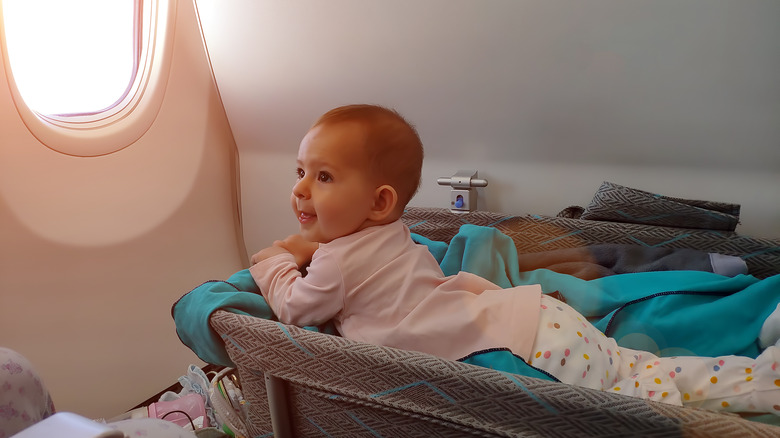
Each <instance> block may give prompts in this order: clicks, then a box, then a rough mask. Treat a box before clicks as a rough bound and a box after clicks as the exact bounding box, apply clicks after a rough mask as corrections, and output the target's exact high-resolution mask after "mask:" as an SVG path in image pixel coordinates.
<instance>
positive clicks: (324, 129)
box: [290, 122, 377, 243]
mask: <svg viewBox="0 0 780 438" xmlns="http://www.w3.org/2000/svg"><path fill="white" fill-rule="evenodd" d="M364 143H365V132H364V129H363V127H362V126H361V125H360V124H358V123H354V122H342V123H338V124H334V125H320V126H317V127H315V128H313V129H312V130H311V131H309V132H308V133H307V134H306V136H305V137H304V138H303V140H302V141H301V145H300V148H299V149H298V168H297V174H298V181H297V182H296V183H295V185H294V186H293V190H292V196H291V197H290V199H291V203H292V209H293V212H294V213H295V216H296V217H297V219H298V222H299V223H300V233H301V235H302V236H303V237H304V238H305V239H306V240H310V241H312V242H320V243H327V242H330V241H331V240H333V239H336V238H339V237H343V236H346V235H348V234H352V233H354V232H356V231H359V230H361V229H363V228H365V227H366V226H367V224H366V221H367V219H368V216H369V212H370V210H371V207H372V206H373V203H374V194H375V191H376V188H377V186H376V185H375V184H374V182H373V180H372V178H370V177H369V175H368V160H367V158H366V154H365V152H364Z"/></svg>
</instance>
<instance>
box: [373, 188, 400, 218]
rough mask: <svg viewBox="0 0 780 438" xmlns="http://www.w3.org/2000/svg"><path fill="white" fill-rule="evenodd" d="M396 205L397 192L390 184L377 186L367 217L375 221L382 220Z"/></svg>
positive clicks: (390, 214)
mask: <svg viewBox="0 0 780 438" xmlns="http://www.w3.org/2000/svg"><path fill="white" fill-rule="evenodd" d="M397 205H398V193H397V192H396V191H395V189H394V188H393V187H392V186H390V185H387V184H385V185H383V186H379V187H377V189H376V191H375V192H374V206H373V208H372V209H371V213H369V219H371V220H373V221H376V222H384V221H385V220H387V218H388V217H391V216H392V215H393V213H395V207H396V206H397Z"/></svg>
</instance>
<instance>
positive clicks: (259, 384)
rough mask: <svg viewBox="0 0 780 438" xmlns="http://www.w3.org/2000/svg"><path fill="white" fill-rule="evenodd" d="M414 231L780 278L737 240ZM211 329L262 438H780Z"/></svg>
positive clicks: (607, 398)
mask: <svg viewBox="0 0 780 438" xmlns="http://www.w3.org/2000/svg"><path fill="white" fill-rule="evenodd" d="M403 220H404V222H405V223H406V224H407V225H408V226H409V227H410V229H411V230H412V232H414V233H417V234H420V235H422V236H425V237H427V238H430V239H433V240H438V241H444V242H448V241H449V240H450V239H451V238H452V237H453V236H454V235H455V234H456V233H457V232H458V229H459V228H460V226H461V225H463V224H465V223H470V224H475V225H485V226H492V227H496V228H497V229H499V230H500V231H502V232H503V233H505V234H507V235H509V236H510V237H512V238H513V240H514V241H515V245H516V247H517V249H518V252H519V253H521V254H523V253H530V252H540V251H549V250H551V249H560V248H576V247H583V246H587V245H593V244H598V243H605V242H606V243H628V244H632V245H645V246H653V247H672V248H692V249H697V250H706V251H710V252H718V253H722V254H727V255H735V256H740V257H741V258H742V259H743V260H744V261H745V262H746V263H747V265H748V269H749V273H750V274H751V275H753V276H756V277H759V278H763V277H767V276H771V275H774V274H776V273H778V272H780V240H775V239H757V238H750V237H747V236H741V235H739V234H737V233H734V232H733V231H729V230H711V229H694V228H679V227H670V226H658V225H643V224H637V223H624V222H614V221H600V220H587V219H578V218H564V217H544V216H531V215H526V216H507V215H501V214H497V213H491V212H473V213H468V214H458V215H456V214H452V213H450V212H449V211H447V210H444V209H429V208H409V209H408V210H407V211H406V212H405V214H404V217H403ZM210 324H211V327H212V328H213V329H214V330H215V331H216V332H217V333H218V334H219V335H220V336H221V337H222V339H223V341H224V344H225V346H226V349H227V352H228V354H229V356H230V359H231V360H232V361H233V362H234V363H235V364H236V367H237V369H238V372H239V374H240V376H241V382H242V385H243V387H244V394H245V398H246V399H247V401H248V402H249V403H250V409H249V416H248V418H247V428H248V430H249V434H250V436H272V435H273V436H275V437H284V436H375V437H376V436H382V437H413V436H426V437H428V436H443V437H454V436H561V437H568V436H572V437H574V436H576V437H582V436H664V437H668V436H718V437H729V436H733V437H745V436H780V428H778V427H776V426H772V425H767V424H763V423H760V422H755V421H749V420H746V419H744V418H742V417H740V416H738V415H735V414H726V413H715V412H710V411H705V410H700V409H694V408H689V407H686V408H682V407H675V406H670V405H666V404H660V403H655V402H650V401H645V400H640V399H635V398H631V397H625V396H620V395H616V394H611V393H605V392H600V391H595V390H589V389H585V388H580V387H576V386H572V385H566V384H562V383H556V382H549V381H545V380H540V379H535V378H532V377H525V376H520V375H514V374H508V373H505V372H501V371H496V370H492V369H488V368H484V367H479V366H474V365H470V364H466V363H461V362H454V361H448V360H444V359H441V358H437V357H434V356H431V355H426V354H422V353H416V352H409V351H402V350H397V349H392V348H387V347H380V346H375V345H369V344H365V343H360V342H355V341H350V340H348V339H344V338H340V337H337V336H332V335H328V334H323V333H319V332H314V331H309V330H304V329H301V328H298V327H293V326H288V325H284V324H281V323H279V322H275V321H272V320H268V319H263V318H256V317H252V316H247V315H238V314H234V313H230V312H225V311H217V312H215V313H214V314H213V315H212V316H211V318H210ZM267 388H268V390H267ZM269 400H270V401H269Z"/></svg>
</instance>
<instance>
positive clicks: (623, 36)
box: [197, 0, 780, 252]
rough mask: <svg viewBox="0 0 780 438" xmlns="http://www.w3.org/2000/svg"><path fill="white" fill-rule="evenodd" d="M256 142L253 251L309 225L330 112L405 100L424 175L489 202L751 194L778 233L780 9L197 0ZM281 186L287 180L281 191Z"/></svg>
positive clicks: (724, 0)
mask: <svg viewBox="0 0 780 438" xmlns="http://www.w3.org/2000/svg"><path fill="white" fill-rule="evenodd" d="M197 4H198V7H199V9H200V11H201V15H202V19H203V27H204V33H205V37H206V41H207V45H208V47H209V51H210V57H211V60H212V63H213V67H214V71H215V75H216V79H217V82H218V86H219V89H220V92H221V95H222V98H223V101H224V103H225V107H226V111H227V114H228V117H229V118H230V122H231V126H232V129H233V133H234V136H235V138H236V142H237V144H238V147H239V149H240V151H241V152H240V153H241V169H242V193H243V203H244V205H243V209H244V218H245V223H246V229H245V232H246V239H247V245H248V247H249V250H250V252H251V251H253V250H257V249H259V248H260V247H261V246H263V245H267V244H268V243H270V242H271V241H272V240H273V239H275V238H278V237H280V236H279V235H280V234H284V233H286V232H288V231H289V230H290V229H292V230H294V229H295V224H294V223H293V224H290V223H289V222H291V221H292V218H291V217H290V216H289V213H288V212H287V210H288V207H287V203H288V202H287V194H286V193H285V194H283V195H278V194H276V193H269V190H270V188H271V186H269V184H270V183H269V181H280V180H281V181H287V182H288V185H289V184H292V182H293V175H292V172H293V171H292V169H293V167H294V157H295V153H296V149H297V145H298V142H299V141H300V139H301V137H302V136H303V134H304V133H305V131H306V129H307V127H308V126H309V125H310V123H311V122H312V121H313V120H314V119H315V118H316V117H317V116H318V115H319V114H321V113H322V112H324V111H326V110H327V109H330V108H331V107H335V106H338V105H342V104H347V103H355V102H368V103H379V104H384V105H388V106H393V107H395V108H396V109H398V110H399V111H401V112H402V113H403V114H404V115H406V116H407V117H408V118H409V119H410V120H412V121H413V122H414V123H416V124H417V126H418V129H419V131H420V134H421V136H422V137H423V142H424V143H425V147H426V164H425V168H424V175H425V178H426V180H425V182H424V185H423V189H422V191H421V192H420V193H419V195H418V196H417V197H416V198H415V199H414V200H413V201H412V204H413V205H430V206H440V207H444V206H447V203H448V202H449V198H448V195H447V193H446V189H444V188H441V187H439V186H437V185H436V183H435V179H436V177H438V176H448V175H450V174H452V173H453V172H455V171H456V170H458V168H464V167H472V166H474V167H478V170H479V171H480V175H482V176H485V177H487V178H488V179H489V181H490V185H489V186H488V187H487V188H485V189H484V190H483V194H484V197H483V199H484V200H486V204H483V205H482V206H481V207H480V208H490V209H499V210H501V211H505V212H512V213H525V212H529V213H541V214H555V213H557V212H558V211H559V210H561V209H563V208H564V207H566V206H568V205H570V204H579V205H584V204H587V203H588V202H589V201H590V199H591V198H592V196H593V193H594V192H595V190H596V189H597V188H598V186H599V184H600V183H601V182H602V181H603V180H610V181H613V182H616V183H619V184H623V185H628V186H632V187H637V188H641V189H645V190H648V191H654V192H657V193H663V194H668V195H673V196H679V197H691V198H699V199H709V200H717V201H724V202H737V203H741V204H742V205H743V214H742V219H743V220H742V224H741V225H740V227H739V230H740V231H742V232H743V233H748V234H754V235H763V236H777V235H778V233H779V232H780V229H778V225H780V208H779V207H778V205H780V190H776V188H777V187H778V186H780V147H778V144H780V82H778V81H777V79H776V78H777V77H780V51H778V50H777V41H780V27H779V26H777V23H778V22H779V20H780V3H778V2H775V1H771V0H750V1H748V2H739V3H735V2H733V1H729V0H687V1H684V2H680V1H672V0H638V1H630V2H626V1H624V0H594V1H588V2H572V1H565V0H505V1H501V0H496V1H489V2H484V1H474V0H456V1H450V0H426V1H411V0H407V1H393V2H386V1H378V0H373V1H363V0H359V1H358V0H338V1H329V2H318V1H307V0H296V1H285V2H280V1H254V0H228V1H224V0H221V1H216V0H198V1H197ZM275 185H276V183H275V182H274V186H273V187H275Z"/></svg>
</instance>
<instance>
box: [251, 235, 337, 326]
mask: <svg viewBox="0 0 780 438" xmlns="http://www.w3.org/2000/svg"><path fill="white" fill-rule="evenodd" d="M249 272H250V273H251V274H252V278H254V280H255V282H256V283H257V285H258V286H259V287H260V292H261V293H262V294H263V297H264V298H265V299H266V301H268V304H269V305H270V306H271V309H272V310H273V312H274V314H276V317H277V318H279V321H281V322H283V323H285V324H292V325H297V326H309V325H320V324H323V323H325V322H327V321H329V320H330V319H332V318H333V317H334V316H336V315H337V314H338V313H339V312H340V311H341V309H343V307H344V282H343V280H342V277H341V271H340V270H339V268H338V265H337V263H335V260H333V257H330V256H329V255H328V254H327V253H323V252H322V251H319V250H318V251H317V252H315V254H314V257H312V262H311V264H310V265H309V268H308V274H307V275H306V276H305V277H304V276H302V275H301V273H300V272H299V271H298V266H297V265H296V264H295V257H293V255H292V254H290V253H283V254H278V255H275V256H273V257H269V258H267V259H265V260H263V261H261V262H260V263H257V264H255V265H254V266H252V267H251V268H249Z"/></svg>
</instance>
